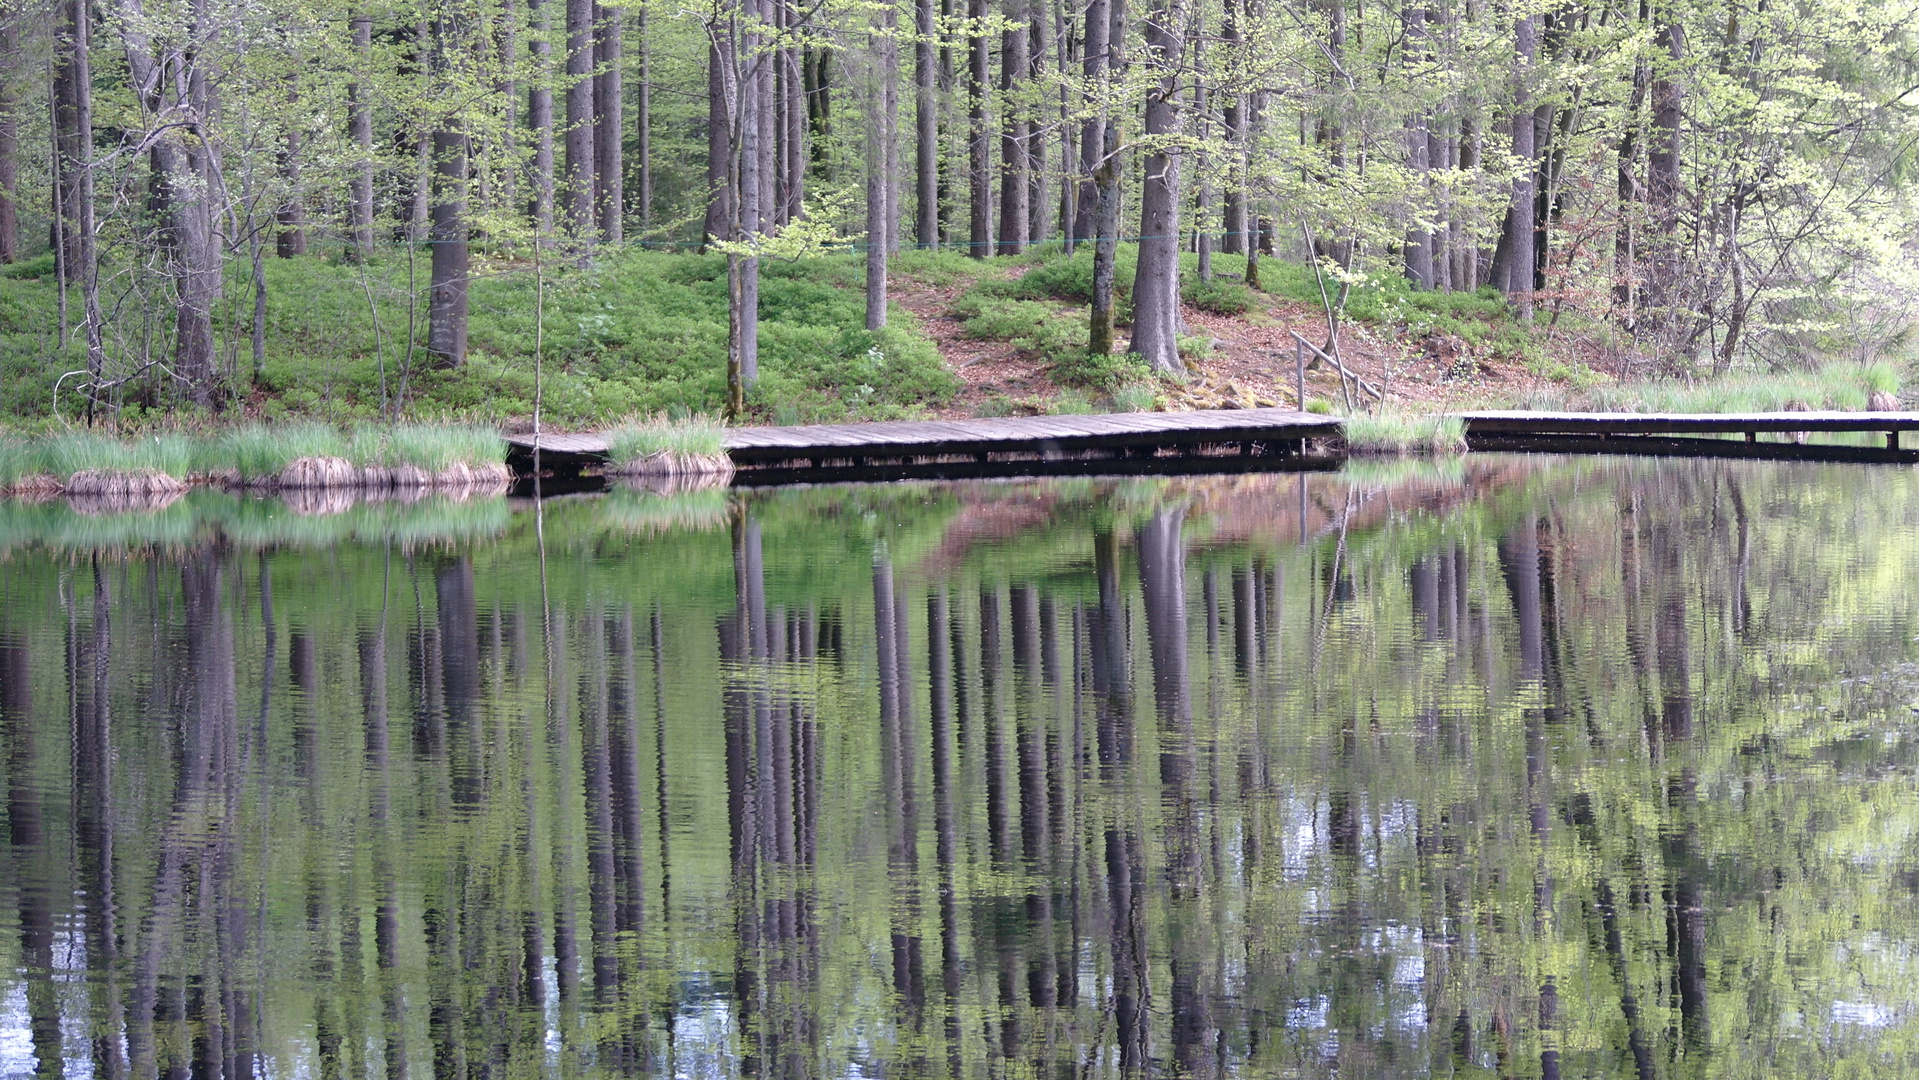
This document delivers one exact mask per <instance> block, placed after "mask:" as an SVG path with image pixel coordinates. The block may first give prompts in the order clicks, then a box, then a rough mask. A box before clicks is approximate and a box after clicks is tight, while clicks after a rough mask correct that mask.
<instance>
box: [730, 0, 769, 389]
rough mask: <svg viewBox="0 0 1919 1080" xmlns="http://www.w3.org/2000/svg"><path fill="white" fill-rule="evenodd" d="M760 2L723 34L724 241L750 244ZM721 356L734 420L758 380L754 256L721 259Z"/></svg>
mask: <svg viewBox="0 0 1919 1080" xmlns="http://www.w3.org/2000/svg"><path fill="white" fill-rule="evenodd" d="M762 2H763V0H742V3H741V4H740V8H739V11H738V12H737V14H736V15H735V17H734V19H733V25H732V28H731V32H730V34H729V37H728V40H729V46H728V49H727V53H728V64H727V67H726V69H725V74H726V84H727V90H728V91H729V92H728V93H727V94H726V100H727V101H730V102H732V103H733V111H732V114H731V116H730V117H729V122H730V123H731V124H732V125H733V129H734V135H733V137H732V138H730V139H729V145H730V146H731V148H732V161H731V164H730V168H731V172H732V183H731V185H730V188H731V190H732V191H733V192H735V193H736V198H734V199H733V200H732V209H733V226H732V229H731V230H730V234H729V238H730V239H733V240H736V241H744V240H752V239H754V238H756V237H758V236H759V234H760V232H761V229H762V221H761V204H760V197H761V179H762V176H763V174H762V172H761V169H762V166H763V163H764V162H763V154H762V150H761V146H760V136H761V123H760V108H761V105H762V103H763V102H762V98H761V94H760V87H759V82H760V77H761V72H762V70H763V69H764V67H765V58H764V57H762V56H761V55H760V35H759V31H758V30H757V29H756V26H757V24H758V21H759V17H760V5H761V3H762ZM727 299H728V305H727V313H728V314H727V346H728V350H727V354H728V360H729V368H730V370H729V372H728V376H729V377H728V393H727V407H728V411H729V412H730V413H731V414H732V415H734V416H739V415H740V414H741V413H742V412H743V411H744V409H745V400H746V391H747V390H749V389H751V388H752V386H753V383H754V382H755V381H757V380H758V378H759V369H760V360H759V344H760V341H759V335H760V260H759V258H758V257H757V256H752V255H742V254H738V253H732V254H729V255H728V256H727Z"/></svg>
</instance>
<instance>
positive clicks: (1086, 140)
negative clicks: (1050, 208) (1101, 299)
mask: <svg viewBox="0 0 1919 1080" xmlns="http://www.w3.org/2000/svg"><path fill="white" fill-rule="evenodd" d="M1112 19H1113V0H1087V4H1086V44H1085V52H1084V53H1083V56H1082V59H1081V61H1080V71H1081V74H1082V75H1083V76H1084V77H1085V84H1084V85H1085V87H1086V91H1085V95H1084V97H1085V101H1086V103H1087V104H1088V105H1091V104H1093V103H1094V102H1096V101H1097V100H1098V99H1099V96H1100V94H1101V92H1103V91H1104V89H1105V88H1106V85H1107V75H1106V71H1107V67H1108V63H1109V60H1110V55H1111V53H1112V50H1111V49H1110V48H1109V47H1108V45H1107V40H1108V39H1107V33H1108V30H1109V28H1110V24H1111V22H1112ZM1106 127H1107V120H1106V117H1105V109H1104V107H1102V108H1101V109H1100V112H1099V114H1098V115H1094V116H1089V117H1088V118H1087V120H1086V124H1085V126H1084V128H1082V130H1081V131H1080V136H1079V169H1080V182H1079V200H1078V205H1077V206H1076V207H1075V209H1074V214H1073V239H1075V240H1091V239H1093V237H1094V236H1095V235H1097V225H1096V223H1097V220H1098V217H1099V180H1098V177H1099V175H1100V165H1101V163H1102V162H1103V161H1104V159H1105V155H1106Z"/></svg>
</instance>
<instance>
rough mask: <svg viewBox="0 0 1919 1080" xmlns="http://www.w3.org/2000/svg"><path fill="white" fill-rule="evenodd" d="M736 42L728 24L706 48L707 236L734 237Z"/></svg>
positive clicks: (717, 30)
mask: <svg viewBox="0 0 1919 1080" xmlns="http://www.w3.org/2000/svg"><path fill="white" fill-rule="evenodd" d="M733 74H734V72H733V44H732V38H731V37H730V36H729V35H728V33H727V30H726V28H725V27H723V26H722V27H716V28H715V29H714V30H713V36H712V40H711V42H710V43H709V45H708V47H707V50H706V188H707V201H706V228H705V234H704V239H705V240H707V241H712V240H730V239H732V238H733V111H732V108H731V106H729V105H728V104H727V102H728V101H729V100H730V99H731V95H732V94H733V93H734V91H735V89H736V87H735V86H734V84H733V79H732V76H733Z"/></svg>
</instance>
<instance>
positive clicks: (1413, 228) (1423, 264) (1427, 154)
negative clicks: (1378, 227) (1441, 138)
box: [1400, 7, 1434, 289]
mask: <svg viewBox="0 0 1919 1080" xmlns="http://www.w3.org/2000/svg"><path fill="white" fill-rule="evenodd" d="M1400 21H1401V23H1402V24H1403V25H1404V26H1405V32H1406V50H1405V58H1406V63H1407V64H1408V66H1413V65H1422V64H1424V63H1425V62H1426V61H1427V60H1428V55H1427V41H1426V12H1425V11H1424V9H1421V8H1415V7H1409V8H1404V9H1402V10H1401V12H1400ZM1410 74H1411V75H1412V78H1417V77H1418V75H1417V73H1416V72H1414V73H1410ZM1406 167H1407V168H1408V169H1409V170H1411V172H1412V173H1413V176H1414V178H1415V179H1416V181H1417V183H1418V185H1419V187H1418V189H1417V197H1415V198H1413V199H1411V200H1409V204H1408V206H1407V209H1408V210H1409V211H1410V212H1411V213H1412V214H1415V215H1421V216H1423V215H1424V214H1425V213H1426V206H1425V201H1426V200H1425V198H1424V196H1425V194H1426V192H1427V191H1428V190H1429V189H1430V186H1431V184H1430V179H1429V174H1430V173H1431V172H1432V118H1431V114H1429V113H1426V112H1423V111H1422V112H1421V113H1420V114H1419V115H1417V116H1415V117H1413V118H1412V119H1411V120H1409V121H1407V123H1406ZM1405 254H1406V258H1405V263H1406V279H1407V280H1408V281H1411V282H1412V283H1413V284H1414V285H1417V286H1418V287H1420V288H1422V289H1430V288H1432V287H1433V282H1434V273H1433V231H1432V229H1430V228H1428V227H1427V226H1426V225H1425V224H1424V223H1423V222H1420V221H1418V220H1414V221H1411V222H1409V223H1408V224H1407V228H1406V247H1405Z"/></svg>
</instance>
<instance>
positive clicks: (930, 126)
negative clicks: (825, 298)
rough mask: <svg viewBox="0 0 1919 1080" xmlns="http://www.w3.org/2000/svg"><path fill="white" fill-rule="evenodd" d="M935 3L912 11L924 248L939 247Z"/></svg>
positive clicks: (917, 219)
mask: <svg viewBox="0 0 1919 1080" xmlns="http://www.w3.org/2000/svg"><path fill="white" fill-rule="evenodd" d="M936 15H937V12H936V11H935V9H934V7H933V0H915V3H914V7H913V34H914V37H913V180H914V189H913V193H914V196H915V202H914V207H913V239H914V242H915V243H916V244H917V245H918V246H919V247H923V248H936V247H938V246H939V243H940V177H939V171H940V166H939V160H940V159H939V149H940V145H939V113H938V111H937V110H936V108H935V105H934V96H933V90H934V84H935V82H936V80H937V78H938V75H939V69H938V67H937V66H936V65H937V58H936V56H935V54H934V35H936V34H937V33H938V32H939V26H938V23H937V21H936Z"/></svg>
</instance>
